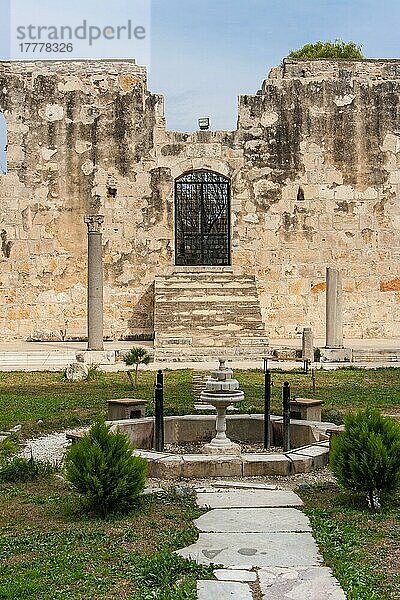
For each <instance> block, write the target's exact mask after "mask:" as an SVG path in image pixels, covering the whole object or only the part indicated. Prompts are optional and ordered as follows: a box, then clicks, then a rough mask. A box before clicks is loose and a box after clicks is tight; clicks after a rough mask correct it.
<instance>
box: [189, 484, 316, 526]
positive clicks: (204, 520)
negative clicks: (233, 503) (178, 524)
mask: <svg viewBox="0 0 400 600" xmlns="http://www.w3.org/2000/svg"><path fill="white" fill-rule="evenodd" d="M236 493H238V492H237V491H236ZM240 493H242V490H241V491H240ZM194 524H195V525H196V527H197V529H198V530H199V531H202V532H203V533H246V532H247V533H267V532H272V533H280V532H283V531H286V532H292V533H299V532H303V533H305V532H310V531H311V526H310V522H309V520H308V517H306V515H305V514H304V513H303V512H301V511H300V510H298V509H296V508H216V509H214V510H210V511H209V512H207V513H205V514H204V515H202V516H201V517H199V518H198V519H196V521H195V522H194Z"/></svg>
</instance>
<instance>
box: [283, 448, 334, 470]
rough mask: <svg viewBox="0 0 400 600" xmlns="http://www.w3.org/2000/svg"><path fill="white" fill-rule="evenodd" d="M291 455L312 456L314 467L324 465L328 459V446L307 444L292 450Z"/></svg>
mask: <svg viewBox="0 0 400 600" xmlns="http://www.w3.org/2000/svg"><path fill="white" fill-rule="evenodd" d="M291 456H292V457H295V456H308V457H310V458H312V461H313V466H314V467H316V468H318V467H324V466H325V465H326V464H327V463H328V460H329V447H325V446H320V445H318V446H317V445H315V446H307V447H305V448H299V449H298V450H292V452H291Z"/></svg>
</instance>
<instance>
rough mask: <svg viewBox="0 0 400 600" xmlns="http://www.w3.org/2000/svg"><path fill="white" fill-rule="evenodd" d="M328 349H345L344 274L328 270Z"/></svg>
mask: <svg viewBox="0 0 400 600" xmlns="http://www.w3.org/2000/svg"><path fill="white" fill-rule="evenodd" d="M326 348H343V299H342V274H341V273H340V271H338V270H336V269H332V268H330V267H328V268H327V269H326Z"/></svg>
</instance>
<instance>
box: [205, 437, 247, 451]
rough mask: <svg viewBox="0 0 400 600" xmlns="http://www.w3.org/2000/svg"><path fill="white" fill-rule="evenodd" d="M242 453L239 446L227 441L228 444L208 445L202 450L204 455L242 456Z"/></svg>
mask: <svg viewBox="0 0 400 600" xmlns="http://www.w3.org/2000/svg"><path fill="white" fill-rule="evenodd" d="M241 451H242V449H241V447H240V446H239V444H235V443H234V442H231V441H230V440H227V443H226V444H213V443H212V442H211V443H210V444H206V445H205V446H203V448H202V449H201V452H202V454H240V453H241Z"/></svg>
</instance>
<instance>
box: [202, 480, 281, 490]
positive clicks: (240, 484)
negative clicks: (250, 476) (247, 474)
mask: <svg viewBox="0 0 400 600" xmlns="http://www.w3.org/2000/svg"><path fill="white" fill-rule="evenodd" d="M211 487H212V488H219V489H221V488H222V489H224V488H232V489H240V490H241V489H247V490H277V489H278V486H277V485H271V484H269V483H256V482H251V481H218V482H215V483H212V484H211Z"/></svg>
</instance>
